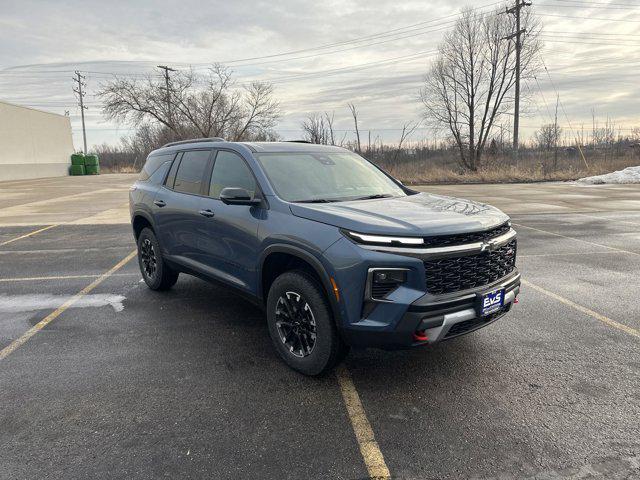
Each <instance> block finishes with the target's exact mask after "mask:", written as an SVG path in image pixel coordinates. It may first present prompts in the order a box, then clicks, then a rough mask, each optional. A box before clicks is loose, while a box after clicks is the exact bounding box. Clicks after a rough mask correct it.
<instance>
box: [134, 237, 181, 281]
mask: <svg viewBox="0 0 640 480" xmlns="http://www.w3.org/2000/svg"><path fill="white" fill-rule="evenodd" d="M138 265H139V266H140V273H142V279H143V280H144V283H146V284H147V286H148V287H149V288H150V289H151V290H168V289H170V288H171V287H173V286H174V285H175V284H176V282H177V281H178V276H179V275H180V273H179V272H176V271H175V270H173V269H172V268H171V267H169V265H167V264H166V262H165V261H164V259H163V258H162V253H161V252H160V244H159V243H158V239H157V238H156V235H155V233H154V232H153V230H151V229H150V228H144V229H142V232H140V235H139V236H138Z"/></svg>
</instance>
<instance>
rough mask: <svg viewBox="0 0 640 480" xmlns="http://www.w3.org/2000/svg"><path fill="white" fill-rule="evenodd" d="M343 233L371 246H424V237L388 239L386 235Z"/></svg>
mask: <svg viewBox="0 0 640 480" xmlns="http://www.w3.org/2000/svg"><path fill="white" fill-rule="evenodd" d="M343 233H344V234H345V235H347V236H348V237H349V238H351V239H353V240H354V241H356V242H357V243H365V244H369V245H397V246H402V245H413V246H416V245H424V240H423V239H422V237H388V236H386V235H369V234H366V233H356V232H349V231H343Z"/></svg>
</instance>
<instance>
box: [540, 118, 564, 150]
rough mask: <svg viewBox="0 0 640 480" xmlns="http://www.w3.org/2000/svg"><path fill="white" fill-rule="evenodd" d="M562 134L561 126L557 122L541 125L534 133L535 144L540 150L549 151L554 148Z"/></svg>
mask: <svg viewBox="0 0 640 480" xmlns="http://www.w3.org/2000/svg"><path fill="white" fill-rule="evenodd" d="M561 136H562V127H560V126H559V125H558V124H557V123H547V124H545V125H542V126H541V127H540V129H539V130H538V131H537V132H536V133H535V134H534V136H533V137H534V141H535V143H536V146H537V147H538V148H540V149H541V150H545V151H551V150H553V149H555V148H556V146H557V145H558V143H559V142H560V138H561Z"/></svg>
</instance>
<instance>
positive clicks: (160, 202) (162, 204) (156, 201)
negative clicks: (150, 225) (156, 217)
mask: <svg viewBox="0 0 640 480" xmlns="http://www.w3.org/2000/svg"><path fill="white" fill-rule="evenodd" d="M153 203H155V204H156V205H157V206H158V207H161V208H162V207H164V206H165V205H166V203H165V201H164V200H154V201H153Z"/></svg>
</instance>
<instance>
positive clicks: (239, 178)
mask: <svg viewBox="0 0 640 480" xmlns="http://www.w3.org/2000/svg"><path fill="white" fill-rule="evenodd" d="M227 187H236V188H244V189H245V190H247V191H248V192H249V194H250V195H251V196H253V195H254V193H255V191H256V181H255V179H254V178H253V175H252V174H251V172H250V171H249V167H247V164H246V163H245V162H244V160H243V159H242V157H240V156H239V155H236V154H235V153H231V152H227V151H225V150H220V151H219V152H218V155H217V156H216V162H215V164H214V165H213V173H212V174H211V183H210V184H209V196H210V197H213V198H220V192H222V190H223V189H224V188H227Z"/></svg>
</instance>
